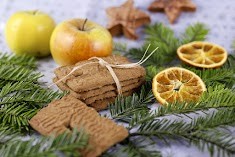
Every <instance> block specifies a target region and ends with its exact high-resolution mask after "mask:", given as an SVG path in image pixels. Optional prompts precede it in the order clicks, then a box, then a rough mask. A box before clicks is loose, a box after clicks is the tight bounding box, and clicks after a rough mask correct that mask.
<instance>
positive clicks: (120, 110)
mask: <svg viewBox="0 0 235 157" xmlns="http://www.w3.org/2000/svg"><path fill="white" fill-rule="evenodd" d="M150 86H151V85H150V83H146V84H145V85H144V86H142V88H141V90H140V92H139V93H134V94H133V95H132V96H129V97H122V96H119V97H117V98H116V100H115V102H114V103H113V104H111V105H109V111H110V113H111V116H112V118H113V119H123V118H128V117H129V116H131V115H132V114H133V113H134V112H137V111H138V110H141V111H149V109H148V107H147V104H149V103H151V102H152V101H153V100H154V99H155V98H154V96H153V94H152V91H151V90H148V89H149V87H150ZM123 121H124V119H123Z"/></svg>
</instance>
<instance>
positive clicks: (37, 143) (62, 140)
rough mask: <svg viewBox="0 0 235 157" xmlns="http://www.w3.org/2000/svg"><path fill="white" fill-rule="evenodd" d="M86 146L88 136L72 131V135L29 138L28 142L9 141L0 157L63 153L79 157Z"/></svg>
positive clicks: (43, 156) (42, 155)
mask: <svg viewBox="0 0 235 157" xmlns="http://www.w3.org/2000/svg"><path fill="white" fill-rule="evenodd" d="M87 144H88V135H87V134H85V132H84V131H82V130H81V131H80V132H78V131H76V129H75V130H73V132H72V134H71V133H68V132H65V133H63V134H60V135H59V136H57V137H55V136H50V137H42V136H41V137H37V138H33V137H31V138H30V140H27V141H22V140H20V139H17V138H16V139H11V141H9V142H7V143H6V144H4V145H3V146H2V147H1V149H0V156H1V157H15V156H20V157H29V156H30V157H45V156H58V153H59V152H63V153H64V154H65V155H66V156H76V157H78V156H81V152H80V151H79V150H82V149H84V148H85V147H86V146H87Z"/></svg>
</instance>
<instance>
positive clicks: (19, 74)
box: [0, 64, 42, 83]
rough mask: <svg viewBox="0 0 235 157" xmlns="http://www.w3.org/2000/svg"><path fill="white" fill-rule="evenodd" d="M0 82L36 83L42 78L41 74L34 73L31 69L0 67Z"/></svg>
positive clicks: (9, 66)
mask: <svg viewBox="0 0 235 157" xmlns="http://www.w3.org/2000/svg"><path fill="white" fill-rule="evenodd" d="M0 73H1V75H0V80H1V82H2V81H3V82H4V83H7V82H18V81H24V82H37V80H38V79H39V78H41V77H42V74H41V73H39V72H35V71H34V70H33V69H30V68H28V67H21V66H12V65H7V64H4V65H1V66H0Z"/></svg>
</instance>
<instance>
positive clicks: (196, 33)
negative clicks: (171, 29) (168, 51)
mask: <svg viewBox="0 0 235 157" xmlns="http://www.w3.org/2000/svg"><path fill="white" fill-rule="evenodd" d="M208 33H209V28H207V27H206V26H205V25H204V24H202V23H196V24H194V25H191V26H189V27H188V28H186V30H185V32H184V33H183V34H182V37H181V44H187V43H190V42H193V41H204V40H205V39H206V36H207V34H208Z"/></svg>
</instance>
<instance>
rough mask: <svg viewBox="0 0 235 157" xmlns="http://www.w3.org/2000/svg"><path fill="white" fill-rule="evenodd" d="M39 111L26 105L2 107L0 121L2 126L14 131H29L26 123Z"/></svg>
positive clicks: (18, 104)
mask: <svg viewBox="0 0 235 157" xmlns="http://www.w3.org/2000/svg"><path fill="white" fill-rule="evenodd" d="M38 111H39V109H38V108H30V107H29V104H27V103H14V104H7V105H4V106H2V108H1V110H0V121H1V125H2V126H8V127H9V128H11V129H12V130H15V131H19V132H22V131H29V128H30V127H29V123H28V121H29V120H30V119H31V118H32V117H33V116H34V115H35V114H36V113H37V112H38Z"/></svg>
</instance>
